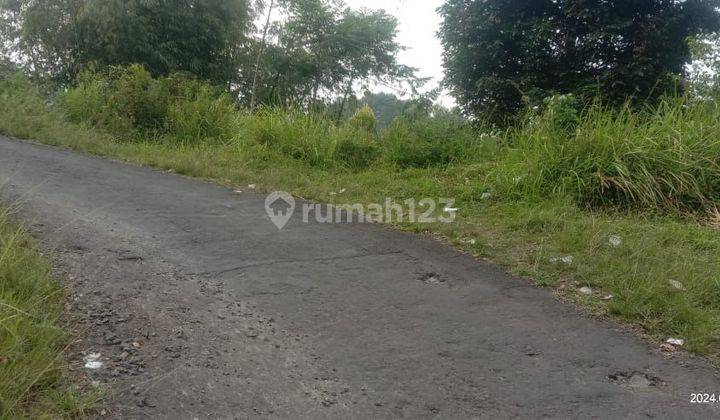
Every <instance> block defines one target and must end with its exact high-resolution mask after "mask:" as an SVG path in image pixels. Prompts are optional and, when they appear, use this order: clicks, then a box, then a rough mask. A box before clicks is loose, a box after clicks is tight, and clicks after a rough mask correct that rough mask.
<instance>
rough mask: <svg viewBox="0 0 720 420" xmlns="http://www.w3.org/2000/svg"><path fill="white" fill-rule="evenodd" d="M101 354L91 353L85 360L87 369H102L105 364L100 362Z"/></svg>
mask: <svg viewBox="0 0 720 420" xmlns="http://www.w3.org/2000/svg"><path fill="white" fill-rule="evenodd" d="M100 357H101V355H100V353H91V354H88V355H87V356H85V357H84V358H83V361H84V362H85V369H100V368H102V367H103V363H102V362H101V361H100Z"/></svg>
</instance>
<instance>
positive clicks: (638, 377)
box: [608, 371, 663, 388]
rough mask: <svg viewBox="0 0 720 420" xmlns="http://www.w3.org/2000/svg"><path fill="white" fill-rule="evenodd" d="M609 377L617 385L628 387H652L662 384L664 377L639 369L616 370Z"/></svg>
mask: <svg viewBox="0 0 720 420" xmlns="http://www.w3.org/2000/svg"><path fill="white" fill-rule="evenodd" d="M608 379H610V381H611V382H613V383H614V384H617V385H622V386H625V387H628V388H650V387H655V386H658V385H662V383H663V381H662V379H660V378H658V377H656V376H652V375H648V374H647V373H643V372H638V371H628V372H615V373H612V374H610V375H608Z"/></svg>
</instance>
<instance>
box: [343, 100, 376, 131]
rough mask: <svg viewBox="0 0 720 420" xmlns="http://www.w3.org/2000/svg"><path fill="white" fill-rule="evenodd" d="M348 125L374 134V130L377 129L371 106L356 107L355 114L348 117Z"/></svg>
mask: <svg viewBox="0 0 720 420" xmlns="http://www.w3.org/2000/svg"><path fill="white" fill-rule="evenodd" d="M348 125H349V126H350V127H352V128H353V129H355V130H358V131H362V132H365V133H368V134H375V130H376V129H377V120H376V119H375V112H374V111H373V109H372V108H370V107H369V106H367V105H365V106H364V107H362V108H360V109H358V110H357V112H356V113H355V115H353V116H352V118H350V120H349V121H348Z"/></svg>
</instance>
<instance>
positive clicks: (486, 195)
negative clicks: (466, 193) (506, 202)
mask: <svg viewBox="0 0 720 420" xmlns="http://www.w3.org/2000/svg"><path fill="white" fill-rule="evenodd" d="M491 198H492V193H489V192H486V193H483V195H481V196H480V199H481V200H489V199H491Z"/></svg>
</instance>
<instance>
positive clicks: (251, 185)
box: [248, 184, 257, 190]
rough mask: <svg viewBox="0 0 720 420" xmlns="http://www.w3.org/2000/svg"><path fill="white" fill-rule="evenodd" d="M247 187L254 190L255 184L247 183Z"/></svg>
mask: <svg viewBox="0 0 720 420" xmlns="http://www.w3.org/2000/svg"><path fill="white" fill-rule="evenodd" d="M248 188H250V189H251V190H254V189H255V188H257V185H255V184H250V185H248Z"/></svg>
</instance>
